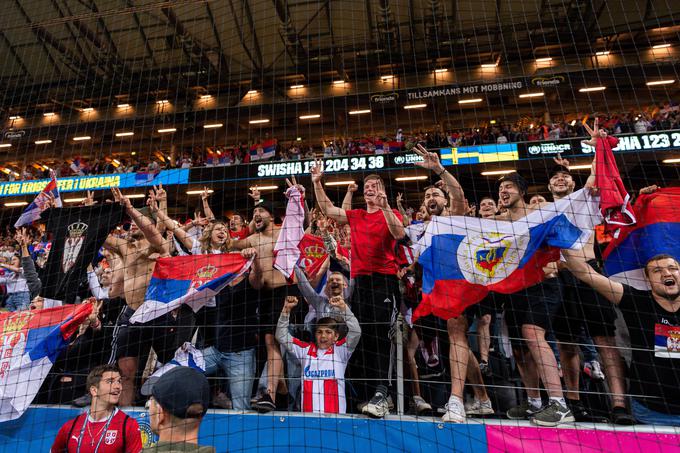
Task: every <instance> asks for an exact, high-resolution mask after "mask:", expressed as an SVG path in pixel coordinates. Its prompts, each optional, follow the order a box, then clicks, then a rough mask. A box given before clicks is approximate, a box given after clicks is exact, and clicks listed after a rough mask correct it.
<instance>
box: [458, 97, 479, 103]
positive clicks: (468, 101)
mask: <svg viewBox="0 0 680 453" xmlns="http://www.w3.org/2000/svg"><path fill="white" fill-rule="evenodd" d="M476 102H482V98H473V99H461V100H460V101H458V103H459V104H474V103H476Z"/></svg>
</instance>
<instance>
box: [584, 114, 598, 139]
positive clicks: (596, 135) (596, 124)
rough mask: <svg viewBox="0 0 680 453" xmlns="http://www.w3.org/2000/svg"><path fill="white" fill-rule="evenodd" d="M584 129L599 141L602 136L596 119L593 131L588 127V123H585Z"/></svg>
mask: <svg viewBox="0 0 680 453" xmlns="http://www.w3.org/2000/svg"><path fill="white" fill-rule="evenodd" d="M583 128H584V129H585V130H586V132H588V134H589V135H590V136H591V137H592V138H594V139H597V138H598V137H599V136H600V134H599V127H598V119H597V118H595V122H594V123H593V128H592V129H591V128H590V126H588V123H583Z"/></svg>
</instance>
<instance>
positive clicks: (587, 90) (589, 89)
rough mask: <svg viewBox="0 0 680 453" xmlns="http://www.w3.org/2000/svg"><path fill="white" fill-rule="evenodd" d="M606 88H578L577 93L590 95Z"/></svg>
mask: <svg viewBox="0 0 680 453" xmlns="http://www.w3.org/2000/svg"><path fill="white" fill-rule="evenodd" d="M606 89H607V87H590V88H580V89H579V90H578V91H579V93H590V92H591V91H604V90H606Z"/></svg>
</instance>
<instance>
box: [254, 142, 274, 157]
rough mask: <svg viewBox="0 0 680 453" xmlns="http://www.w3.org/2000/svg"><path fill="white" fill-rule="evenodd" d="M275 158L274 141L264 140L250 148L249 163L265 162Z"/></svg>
mask: <svg viewBox="0 0 680 453" xmlns="http://www.w3.org/2000/svg"><path fill="white" fill-rule="evenodd" d="M274 156H276V139H272V140H266V141H264V142H262V143H257V144H255V145H253V146H251V147H250V161H251V162H252V161H256V160H267V159H272V158H273V157H274Z"/></svg>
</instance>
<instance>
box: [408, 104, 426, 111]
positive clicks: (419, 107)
mask: <svg viewBox="0 0 680 453" xmlns="http://www.w3.org/2000/svg"><path fill="white" fill-rule="evenodd" d="M425 107H427V104H411V105H405V106H404V108H405V109H406V110H409V109H424V108H425Z"/></svg>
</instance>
